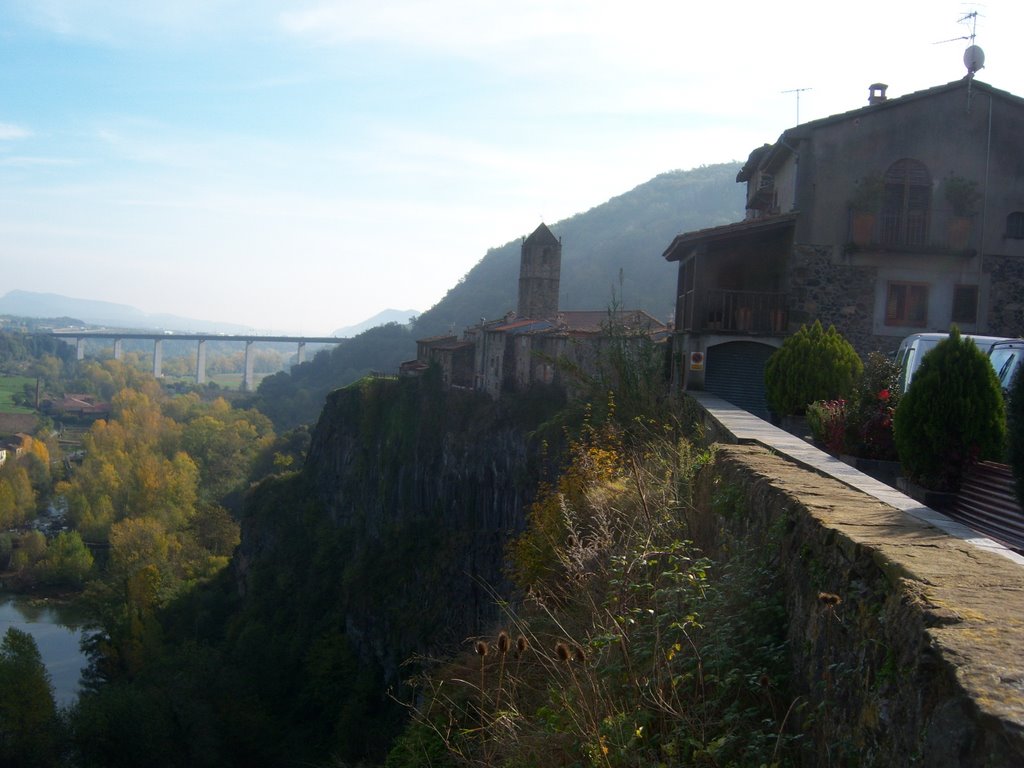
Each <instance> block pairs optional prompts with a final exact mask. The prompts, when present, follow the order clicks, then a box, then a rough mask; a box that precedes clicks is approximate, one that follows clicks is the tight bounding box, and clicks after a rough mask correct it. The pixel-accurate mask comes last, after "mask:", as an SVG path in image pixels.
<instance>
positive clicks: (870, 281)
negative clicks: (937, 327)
mask: <svg viewBox="0 0 1024 768" xmlns="http://www.w3.org/2000/svg"><path fill="white" fill-rule="evenodd" d="M876 273H877V270H876V269H875V268H874V267H863V266H854V265H851V264H846V263H842V261H841V260H836V259H834V258H833V249H832V247H831V246H818V247H814V246H807V245H798V246H795V247H794V248H793V253H792V255H791V257H790V259H789V273H788V275H787V281H788V284H789V295H790V322H791V323H792V324H793V325H794V326H795V327H794V328H792V330H796V327H799V326H800V325H801V324H804V323H812V322H814V320H815V319H820V320H821V323H822V325H824V326H825V327H826V328H827V327H828V325H829V324H832V325H835V327H836V330H838V331H839V332H840V333H841V334H843V336H844V337H845V338H846V340H847V341H849V342H850V343H851V344H853V347H854V349H856V350H857V352H858V353H860V354H861V355H862V356H863V355H866V354H867V353H868V352H873V351H875V350H882V351H885V352H888V351H890V350H891V349H895V348H896V345H898V344H899V339H895V343H893V341H892V340H890V339H886V338H882V337H878V336H875V335H874V333H873V331H872V317H873V315H874V306H875V278H876Z"/></svg>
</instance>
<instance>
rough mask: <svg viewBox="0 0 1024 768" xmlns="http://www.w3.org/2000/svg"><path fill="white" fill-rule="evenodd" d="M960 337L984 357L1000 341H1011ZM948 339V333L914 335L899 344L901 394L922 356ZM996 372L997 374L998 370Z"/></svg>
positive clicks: (999, 338) (992, 337) (989, 337)
mask: <svg viewBox="0 0 1024 768" xmlns="http://www.w3.org/2000/svg"><path fill="white" fill-rule="evenodd" d="M960 337H961V338H963V339H970V340H971V341H973V342H974V344H975V345H976V346H977V347H978V349H980V350H981V351H982V352H984V353H985V354H986V355H987V354H989V351H990V350H991V349H992V347H993V345H995V344H997V343H999V342H1001V341H1013V339H1007V338H1006V337H1004V336H971V335H969V334H966V333H962V334H960ZM948 338H949V334H948V333H915V334H912V335H910V336H907V338H905V339H904V340H903V341H902V342H901V343H900V348H899V349H898V350H897V351H896V365H898V366H899V367H900V383H899V387H900V391H901V392H906V391H907V388H908V387H910V380H911V379H912V378H914V373H916V372H917V369H918V368H919V367H920V366H921V360H922V359H923V358H924V356H925V355H926V354H928V353H929V352H931V351H932V350H933V349H935V346H936V345H937V344H938V343H939V342H940V341H943V340H945V339H948ZM1018 341H1019V339H1018ZM990 359H991V358H990ZM996 372H997V373H998V369H997V370H996ZM1007 386H1009V385H1007Z"/></svg>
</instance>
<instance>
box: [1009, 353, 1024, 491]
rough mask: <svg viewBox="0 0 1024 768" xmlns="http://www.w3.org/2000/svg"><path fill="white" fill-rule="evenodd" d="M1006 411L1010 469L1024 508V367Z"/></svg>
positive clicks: (1018, 376)
mask: <svg viewBox="0 0 1024 768" xmlns="http://www.w3.org/2000/svg"><path fill="white" fill-rule="evenodd" d="M1006 410H1007V427H1008V432H1009V442H1010V446H1009V447H1010V451H1009V461H1010V468H1011V469H1012V470H1013V476H1014V478H1015V479H1016V481H1017V499H1018V501H1020V505H1021V506H1022V507H1024V367H1022V368H1018V369H1017V374H1016V375H1015V376H1014V377H1013V381H1012V382H1011V383H1010V394H1009V399H1008V400H1007V403H1006Z"/></svg>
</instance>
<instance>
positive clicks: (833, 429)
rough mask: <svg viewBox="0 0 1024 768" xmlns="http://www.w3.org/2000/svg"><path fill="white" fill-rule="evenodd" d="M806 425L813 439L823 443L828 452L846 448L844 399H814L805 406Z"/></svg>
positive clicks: (836, 451)
mask: <svg viewBox="0 0 1024 768" xmlns="http://www.w3.org/2000/svg"><path fill="white" fill-rule="evenodd" d="M807 425H808V426H809V427H810V428H811V435H812V436H813V437H814V441H815V442H817V443H820V444H821V445H824V446H825V448H826V449H827V450H828V451H829V452H830V453H835V454H839V453H844V452H845V449H846V430H847V424H846V401H845V400H843V399H842V398H839V399H838V400H816V401H815V402H813V403H811V404H810V405H809V406H807Z"/></svg>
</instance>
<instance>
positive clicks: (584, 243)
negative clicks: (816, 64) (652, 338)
mask: <svg viewBox="0 0 1024 768" xmlns="http://www.w3.org/2000/svg"><path fill="white" fill-rule="evenodd" d="M739 169H740V164H739V163H723V164H718V165H709V166H704V167H701V168H695V169H693V170H689V171H670V172H668V173H663V174H661V175H659V176H656V177H655V178H653V179H651V180H650V181H648V182H646V183H644V184H641V185H640V186H638V187H636V188H635V189H632V190H630V191H629V192H626V193H625V194H622V195H619V196H618V197H614V198H612V199H611V200H609V201H608V202H606V203H603V204H601V205H599V206H596V207H595V208H592V209H590V210H589V211H586V212H585V213H580V214H577V215H575V216H573V217H572V218H570V219H566V220H564V221H560V222H557V223H555V224H551V225H550V226H551V229H552V231H553V232H554V233H555V234H556V235H557V236H558V237H560V238H561V239H562V280H561V295H560V297H559V303H560V305H561V306H562V307H564V308H566V309H602V308H604V307H607V306H608V305H609V304H610V302H611V299H612V291H613V289H614V291H615V294H616V296H617V297H618V299H619V300H620V303H621V304H622V306H624V307H626V308H629V309H633V308H640V309H645V310H647V311H648V312H650V313H651V314H652V315H654V316H655V317H657V318H659V319H667V318H668V317H669V315H670V314H671V313H672V309H673V306H674V293H675V291H674V286H675V279H676V278H675V265H673V264H669V263H668V262H666V261H665V260H664V259H663V258H662V256H661V255H662V253H663V252H664V250H665V248H666V247H668V245H669V243H671V242H672V238H674V237H675V236H676V235H677V234H679V233H680V232H686V231H690V230H694V229H702V228H705V227H711V226H717V225H720V224H726V223H728V222H731V221H737V220H739V219H740V218H742V216H743V188H742V187H741V186H740V185H739V184H737V183H736V174H737V172H738V171H739ZM539 223H540V222H523V229H524V234H525V233H526V232H528V231H532V230H533V229H534V228H535V227H536V226H537V225H538V224H539ZM519 256H520V240H518V239H517V240H513V241H510V242H508V243H506V244H505V245H503V246H500V247H498V248H493V249H491V250H489V251H488V252H487V254H486V255H485V256H484V257H483V258H482V259H481V260H480V262H479V263H478V264H477V265H476V266H475V267H473V269H471V270H470V271H469V272H468V273H467V274H466V276H465V277H464V278H463V279H462V280H460V281H459V283H458V284H457V285H456V286H454V287H453V288H452V289H451V290H450V291H448V293H447V295H445V297H444V298H443V299H442V300H441V301H439V302H438V303H437V304H436V305H435V306H433V307H432V308H431V309H429V310H427V311H426V312H424V313H423V314H422V315H420V317H419V318H417V319H416V321H415V323H414V324H412V326H411V327H410V326H404V325H398V324H389V325H385V326H380V327H378V328H373V329H371V330H369V331H366V332H365V333H362V334H360V335H358V336H356V337H354V338H352V339H348V340H346V341H344V342H342V343H341V344H339V345H338V346H337V347H335V348H334V350H332V351H331V352H330V353H322V354H320V355H317V357H316V358H314V359H313V360H311V361H310V362H308V363H305V364H303V365H301V366H297V367H296V368H293V369H292V373H291V375H289V374H284V373H282V374H278V375H277V376H272V377H269V378H268V379H267V380H265V381H264V382H263V383H262V384H261V385H260V388H259V395H260V403H259V408H260V410H261V411H263V412H264V413H266V414H267V415H269V416H270V417H271V418H272V419H273V420H274V424H275V426H276V427H277V428H278V429H287V428H290V427H293V426H296V425H298V424H308V423H311V422H312V421H313V420H314V419H316V417H317V415H318V414H319V413H320V409H321V408H322V407H323V404H324V398H325V397H326V395H327V393H328V392H330V391H331V390H333V389H337V388H338V387H342V386H346V385H347V384H350V383H352V382H353V381H356V380H358V379H359V378H361V377H363V376H365V375H366V374H368V373H369V372H371V371H374V370H377V371H384V372H391V373H393V372H395V371H396V370H397V369H398V366H399V364H400V363H401V362H402V361H403V360H408V359H411V358H412V357H414V356H415V354H416V346H415V340H416V339H417V338H426V337H429V336H436V335H440V334H443V333H449V332H454V333H459V334H460V333H461V332H462V330H463V329H464V328H465V327H467V326H469V325H472V324H474V323H477V322H479V321H480V318H481V317H483V318H489V319H494V318H496V317H500V316H501V315H503V314H505V313H506V312H508V311H509V310H510V309H514V308H515V305H516V291H517V287H518V280H519Z"/></svg>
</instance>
